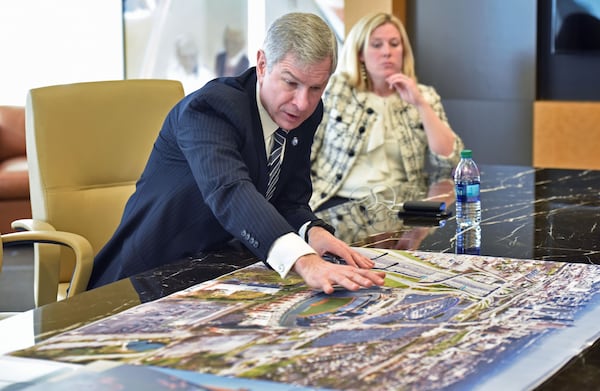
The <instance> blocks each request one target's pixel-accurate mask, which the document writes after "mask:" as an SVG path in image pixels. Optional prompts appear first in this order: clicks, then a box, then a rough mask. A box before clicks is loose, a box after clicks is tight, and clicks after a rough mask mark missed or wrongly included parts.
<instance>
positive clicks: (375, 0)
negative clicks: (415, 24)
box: [344, 0, 406, 35]
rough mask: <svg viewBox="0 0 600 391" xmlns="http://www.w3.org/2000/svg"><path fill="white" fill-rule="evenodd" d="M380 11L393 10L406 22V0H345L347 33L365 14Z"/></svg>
mask: <svg viewBox="0 0 600 391" xmlns="http://www.w3.org/2000/svg"><path fill="white" fill-rule="evenodd" d="M378 11H382V12H391V13H393V14H394V15H396V16H397V17H399V18H400V20H402V22H403V23H405V24H406V0H368V1H365V0H346V1H345V2H344V24H345V30H346V35H348V31H350V29H351V28H352V26H353V25H354V23H356V21H357V20H358V19H360V18H361V17H362V16H363V15H365V14H368V13H371V12H378Z"/></svg>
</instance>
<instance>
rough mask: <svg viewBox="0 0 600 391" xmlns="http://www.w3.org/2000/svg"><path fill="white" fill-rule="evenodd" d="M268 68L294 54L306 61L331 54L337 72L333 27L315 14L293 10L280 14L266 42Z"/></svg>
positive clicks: (265, 50)
mask: <svg viewBox="0 0 600 391" xmlns="http://www.w3.org/2000/svg"><path fill="white" fill-rule="evenodd" d="M263 50H264V52H265V58H266V60H267V70H268V71H269V72H271V69H272V68H273V65H275V64H277V63H279V62H280V61H281V60H283V58H284V57H285V56H286V55H288V54H291V55H292V56H294V58H295V60H296V61H299V62H300V63H301V64H304V65H313V64H317V63H319V62H321V61H323V60H325V59H327V58H331V70H330V72H329V74H330V75H331V74H333V72H334V71H335V68H336V66H337V40H336V38H335V34H334V33H333V31H332V30H331V28H330V27H329V26H328V25H327V23H325V21H324V20H323V19H321V18H320V17H318V16H317V15H315V14H311V13H302V12H292V13H289V14H285V15H283V16H281V17H279V18H277V19H276V20H275V21H274V22H273V24H271V26H270V27H269V29H268V30H267V36H266V37H265V41H264V43H263Z"/></svg>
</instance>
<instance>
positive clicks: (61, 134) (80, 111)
mask: <svg viewBox="0 0 600 391" xmlns="http://www.w3.org/2000/svg"><path fill="white" fill-rule="evenodd" d="M183 96H184V93H183V87H182V85H181V83H180V82H179V81H173V80H155V79H136V80H117V81H100V82H87V83H75V84H67V85H57V86H49V87H42V88H36V89H32V90H31V91H30V92H29V94H28V97H27V105H26V136H27V137H26V143H27V155H28V157H29V169H30V176H29V177H30V192H31V209H32V217H33V220H34V221H43V222H45V223H48V224H50V225H52V227H54V229H56V230H60V231H66V232H73V233H76V234H79V235H81V236H83V237H85V238H86V239H87V240H88V241H89V242H90V243H91V245H92V248H93V251H94V254H97V253H98V251H99V250H100V249H101V248H102V246H104V244H105V243H106V242H107V241H108V239H109V238H110V236H111V235H112V234H113V232H114V231H115V229H116V227H117V225H118V223H119V221H120V218H121V215H122V213H123V209H124V207H125V203H126V201H127V199H128V198H129V196H130V195H131V194H132V193H133V191H134V190H135V183H136V181H137V180H138V179H139V177H140V175H141V172H142V170H143V168H144V166H145V164H146V162H147V159H148V156H149V155H150V151H151V149H152V146H153V144H154V141H155V139H156V137H157V135H158V132H159V130H160V128H161V126H162V123H163V121H164V119H165V117H166V115H167V113H168V112H169V110H170V109H171V108H172V107H173V106H174V105H175V103H177V102H178V101H179V100H180V99H181V98H183ZM36 246H37V247H36V251H35V256H36V265H37V264H38V262H39V257H42V256H44V255H43V254H42V252H43V249H42V250H41V248H43V245H36ZM49 251H52V250H49ZM49 256H51V255H49ZM60 257H61V258H60V281H65V282H66V281H69V280H70V278H71V276H72V273H73V256H72V254H71V252H69V251H61V254H60ZM36 279H37V278H36ZM39 279H40V281H36V283H37V284H38V285H39V284H42V283H43V281H41V279H43V275H42V276H39ZM50 288H51V287H50Z"/></svg>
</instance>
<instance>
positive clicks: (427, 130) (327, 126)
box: [310, 13, 463, 209]
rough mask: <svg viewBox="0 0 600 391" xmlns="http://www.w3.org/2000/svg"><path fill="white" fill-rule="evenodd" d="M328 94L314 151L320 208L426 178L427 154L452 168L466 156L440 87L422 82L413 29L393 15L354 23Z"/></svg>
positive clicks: (314, 202)
mask: <svg viewBox="0 0 600 391" xmlns="http://www.w3.org/2000/svg"><path fill="white" fill-rule="evenodd" d="M323 101H324V105H325V109H324V116H323V120H322V121H321V124H320V126H319V129H318V130H317V134H316V136H315V141H314V144H313V148H312V155H311V162H312V165H311V179H312V182H313V195H312V198H311V200H310V205H311V207H312V208H313V209H324V208H326V207H328V206H333V205H335V204H338V203H340V202H343V201H345V200H348V199H351V198H361V197H363V196H364V195H365V194H367V193H368V192H370V191H371V190H372V189H373V188H375V187H378V188H386V187H392V188H393V187H395V186H400V185H402V183H406V182H411V181H415V180H419V179H422V178H423V175H424V173H425V167H426V162H427V161H429V164H431V166H433V167H439V168H452V167H453V166H454V165H456V163H457V162H458V160H459V159H460V150H461V149H462V148H463V143H462V140H461V139H460V137H459V136H458V135H457V134H456V133H454V132H453V131H452V129H451V128H450V125H449V124H448V119H447V117H446V114H445V112H444V108H443V107H442V103H441V98H440V96H439V95H438V94H437V92H436V91H435V89H434V88H433V87H431V86H426V85H423V84H419V83H418V82H417V77H416V75H415V66H414V57H413V52H412V48H411V46H410V41H409V39H408V35H407V34H406V30H405V29H404V26H403V25H402V22H401V21H400V20H399V19H398V18H396V17H395V16H393V15H389V14H386V13H375V14H370V15H366V16H364V17H363V18H362V19H360V20H359V21H358V22H357V23H356V24H355V25H354V27H353V28H352V30H351V31H350V33H349V34H348V37H347V39H346V42H345V43H344V47H343V49H342V53H341V58H340V63H339V65H338V69H337V71H336V74H334V75H333V76H332V77H331V79H330V81H329V84H328V86H327V89H326V91H325V94H324V96H323ZM363 193H364V194H363Z"/></svg>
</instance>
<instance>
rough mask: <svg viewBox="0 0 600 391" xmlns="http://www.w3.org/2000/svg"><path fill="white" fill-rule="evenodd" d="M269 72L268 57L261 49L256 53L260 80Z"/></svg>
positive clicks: (257, 72)
mask: <svg viewBox="0 0 600 391" xmlns="http://www.w3.org/2000/svg"><path fill="white" fill-rule="evenodd" d="M266 73H267V58H266V57H265V52H264V51H263V50H259V51H258V52H257V53H256V75H257V77H258V80H262V78H263V77H264V76H265V74H266Z"/></svg>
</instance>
